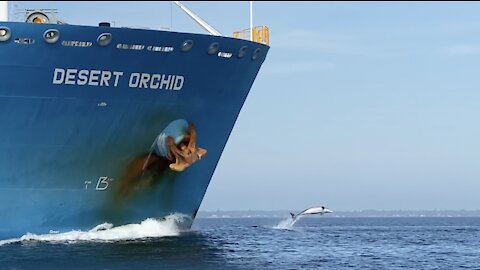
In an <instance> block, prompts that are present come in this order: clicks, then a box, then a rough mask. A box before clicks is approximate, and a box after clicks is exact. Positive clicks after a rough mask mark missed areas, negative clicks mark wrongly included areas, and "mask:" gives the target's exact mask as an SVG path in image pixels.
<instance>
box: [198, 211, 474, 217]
mask: <svg viewBox="0 0 480 270" xmlns="http://www.w3.org/2000/svg"><path fill="white" fill-rule="evenodd" d="M289 212H291V211H288V210H275V211H261V210H236V211H220V210H218V211H199V212H198V214H197V218H262V217H265V218H282V217H289ZM292 212H299V210H297V211H292ZM327 217H480V210H361V211H335V212H334V213H332V214H328V215H327Z"/></svg>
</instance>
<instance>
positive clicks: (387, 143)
mask: <svg viewBox="0 0 480 270" xmlns="http://www.w3.org/2000/svg"><path fill="white" fill-rule="evenodd" d="M14 4H16V5H17V6H18V7H19V8H33V7H43V8H58V9H59V11H60V17H62V18H64V19H65V20H66V21H67V22H69V23H71V24H87V25H88V24H90V25H94V24H97V23H98V22H99V21H115V25H116V26H146V27H151V28H156V29H158V28H160V27H168V28H169V27H170V26H171V25H173V29H174V30H176V31H187V32H203V31H202V29H201V28H200V27H199V26H197V25H196V24H195V23H194V22H192V21H191V20H190V19H189V18H188V17H187V16H186V15H185V14H183V13H182V12H181V11H180V10H179V9H178V8H177V7H175V6H174V7H173V8H171V4H170V3H168V2H148V3H144V2H135V3H133V2H109V3H105V2H99V3H94V2H86V3H81V2H80V3H74V2H65V3H61V2H43V4H41V3H33V2H15V3H14ZM185 4H186V5H187V6H188V7H190V8H191V9H193V10H194V11H195V12H196V13H197V14H198V15H200V16H201V17H202V18H204V19H205V20H206V21H208V22H209V23H210V24H211V25H213V26H214V27H215V28H217V29H218V30H219V31H220V32H222V33H224V34H225V35H231V33H232V32H233V31H236V30H240V29H244V28H247V27H248V23H249V14H248V11H249V4H248V2H226V3H222V2H220V3H217V2H185ZM254 14H255V25H260V24H266V25H268V26H269V27H270V35H271V50H270V53H269V55H268V57H267V60H266V62H265V64H264V66H263V67H262V69H261V71H260V73H259V76H258V77H257V79H256V81H255V84H254V86H253V88H252V90H251V92H250V95H249V97H248V99H247V102H246V103H245V105H244V107H243V109H242V112H241V113H240V116H239V118H238V121H237V124H236V126H235V128H234V130H233V133H232V135H231V137H230V140H229V142H228V144H227V146H226V149H225V151H224V154H223V156H222V158H221V160H220V162H219V164H218V167H217V170H216V172H215V174H214V176H213V178H212V181H211V183H210V186H209V189H208V191H207V194H206V196H205V199H204V201H203V204H202V209H203V210H217V209H219V210H233V209H262V210H274V209H301V208H305V207H307V206H311V205H319V204H325V205H327V206H329V207H331V208H332V209H334V210H362V209H385V210H392V209H403V210H407V209H411V210H420V209H478V208H479V206H480V195H479V192H480V142H479V140H480V125H479V116H480V73H479V71H480V3H465V2H463V3H454V2H450V3H427V2H422V3H415V2H402V3H400V2H399V3H375V2H368V3H354V2H340V3H337V2H331V3H329V2H320V3H315V2H305V3H297V2H254ZM171 15H173V20H172V16H171ZM172 22H173V23H172Z"/></svg>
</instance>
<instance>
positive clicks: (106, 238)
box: [0, 214, 190, 246]
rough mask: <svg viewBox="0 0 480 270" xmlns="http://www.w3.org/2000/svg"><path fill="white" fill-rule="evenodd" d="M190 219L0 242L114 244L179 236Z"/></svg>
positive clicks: (177, 216)
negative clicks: (181, 225)
mask: <svg viewBox="0 0 480 270" xmlns="http://www.w3.org/2000/svg"><path fill="white" fill-rule="evenodd" d="M186 219H190V218H189V217H188V216H185V215H181V214H172V215H169V216H167V217H165V219H154V218H148V219H146V220H144V221H142V222H141V223H138V224H127V225H122V226H118V227H114V226H113V225H112V224H110V223H103V224H100V225H97V226H95V227H94V228H93V229H91V230H89V231H77V230H73V231H70V232H65V233H56V232H52V231H51V232H50V233H48V234H32V233H27V234H25V235H23V236H22V237H20V238H14V239H7V240H0V246H2V245H7V244H13V243H20V242H27V241H41V242H53V243H77V242H85V241H87V242H89V241H92V242H113V241H124V240H132V239H142V238H150V237H152V238H153V237H165V236H177V235H180V232H181V231H182V230H181V229H180V227H179V224H182V223H184V222H185V221H186Z"/></svg>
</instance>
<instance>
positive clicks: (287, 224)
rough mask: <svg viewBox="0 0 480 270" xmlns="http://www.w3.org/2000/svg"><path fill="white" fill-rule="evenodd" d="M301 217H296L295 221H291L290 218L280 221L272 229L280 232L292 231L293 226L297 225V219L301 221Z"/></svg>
mask: <svg viewBox="0 0 480 270" xmlns="http://www.w3.org/2000/svg"><path fill="white" fill-rule="evenodd" d="M302 217H303V216H297V217H296V218H295V219H292V218H291V217H289V218H287V219H284V220H282V221H280V222H279V223H278V224H277V226H275V227H273V228H274V229H280V230H293V225H295V223H297V221H298V220H299V219H301V218H302Z"/></svg>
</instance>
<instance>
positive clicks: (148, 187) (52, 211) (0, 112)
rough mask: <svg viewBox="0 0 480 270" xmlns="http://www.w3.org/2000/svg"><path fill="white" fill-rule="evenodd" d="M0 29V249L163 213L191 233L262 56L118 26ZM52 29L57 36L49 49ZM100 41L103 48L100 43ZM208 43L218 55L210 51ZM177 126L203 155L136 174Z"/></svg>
mask: <svg viewBox="0 0 480 270" xmlns="http://www.w3.org/2000/svg"><path fill="white" fill-rule="evenodd" d="M0 27H8V28H9V29H10V31H11V38H10V39H9V40H8V41H4V42H0V127H1V129H0V220H1V222H0V226H1V227H0V239H5V238H9V237H18V236H20V235H23V234H25V233H26V232H31V233H48V232H49V231H50V230H55V231H68V230H72V229H82V230H86V229H90V228H92V227H94V226H95V225H98V224H101V223H103V222H110V223H113V224H114V225H122V224H128V223H138V222H140V221H142V220H144V219H146V218H149V217H156V218H161V217H165V216H167V215H169V214H172V213H181V214H184V215H186V216H188V217H189V219H188V221H186V222H185V224H184V226H187V227H188V226H190V225H191V222H192V221H193V219H194V218H195V215H196V212H197V210H198V208H199V207H200V203H201V201H202V199H203V196H204V194H205V192H206V189H207V187H208V184H209V182H210V179H211V177H212V175H213V172H214V170H215V167H216V165H217V162H218V160H219V159H220V156H221V153H222V151H223V149H224V146H225V144H226V142H227V139H228V137H229V135H230V132H231V130H232V128H233V126H234V123H235V121H236V118H237V116H238V114H239V112H240V109H241V107H242V105H243V103H244V101H245V99H246V97H247V95H248V92H249V90H250V88H251V86H252V84H253V81H254V79H255V77H256V75H257V73H258V71H259V69H260V66H261V64H262V63H263V61H264V60H265V57H266V54H267V52H268V49H269V47H268V46H265V45H262V44H258V43H253V42H249V41H245V40H239V39H232V38H226V37H215V36H207V35H198V34H186V33H175V32H163V31H152V30H136V29H127V28H108V27H107V28H106V27H86V26H72V25H46V24H40V25H37V24H27V23H13V22H7V23H0ZM49 29H56V30H58V31H59V32H58V33H59V34H60V38H59V40H58V41H57V42H55V43H53V44H49V43H46V42H45V41H44V37H43V35H44V32H45V31H47V30H49ZM102 33H110V34H111V37H112V42H111V43H110V44H109V45H107V46H99V45H98V44H97V38H98V37H99V35H101V34H102ZM187 40H190V41H192V42H193V43H190V45H191V44H193V46H192V48H191V50H189V51H182V46H181V45H182V44H183V43H184V42H185V41H187ZM212 43H218V45H219V47H218V48H219V52H220V53H218V52H214V53H212V54H209V53H208V49H209V48H211V47H212V46H211V45H212ZM79 44H80V45H79ZM82 44H83V45H82ZM151 46H155V47H151ZM243 46H246V48H247V50H246V54H245V55H244V57H241V58H240V57H238V54H239V51H242V49H241V48H242V47H243ZM213 47H215V46H213ZM152 48H157V49H152ZM172 48H173V51H172ZM257 49H259V50H257ZM255 50H257V51H256V52H255ZM229 55H230V57H229ZM254 55H255V56H257V57H256V58H255V57H254ZM221 56H222V57H221ZM252 58H255V59H252ZM120 74H121V75H120ZM169 76H170V77H169ZM168 78H170V79H168ZM162 79H163V81H162ZM178 119H184V120H186V121H188V122H190V123H194V125H195V127H196V132H197V145H198V146H199V147H201V148H204V149H206V150H207V151H208V153H207V154H206V155H205V156H204V157H203V158H202V159H201V160H199V161H197V162H196V163H194V164H193V165H192V166H190V167H188V168H186V169H185V170H184V171H182V172H177V171H173V170H171V169H170V167H169V163H168V161H167V160H166V159H162V158H161V157H157V160H159V162H157V163H155V164H152V165H151V166H150V165H149V166H148V167H145V163H143V161H142V160H145V158H147V159H148V157H149V156H152V155H155V154H156V153H155V151H153V152H152V149H153V148H154V147H153V148H152V146H153V145H154V144H155V142H156V138H157V137H158V136H159V134H161V133H162V131H163V130H165V128H166V127H167V126H168V125H169V124H170V123H172V122H173V121H175V120H178ZM142 164H143V165H142Z"/></svg>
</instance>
